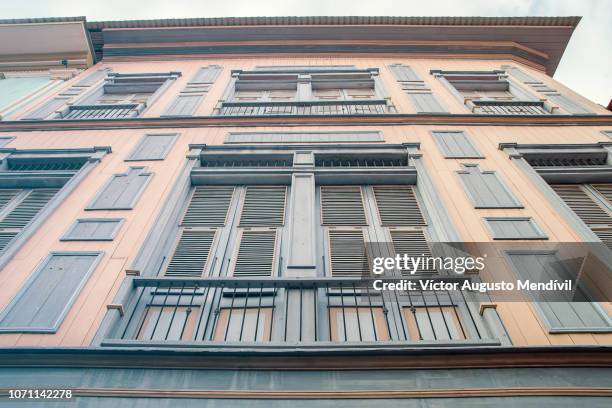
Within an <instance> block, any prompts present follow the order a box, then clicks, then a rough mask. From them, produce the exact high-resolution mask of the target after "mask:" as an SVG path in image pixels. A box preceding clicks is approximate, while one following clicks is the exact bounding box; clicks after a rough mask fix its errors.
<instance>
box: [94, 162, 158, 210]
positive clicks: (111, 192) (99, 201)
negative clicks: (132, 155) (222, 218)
mask: <svg viewBox="0 0 612 408" xmlns="http://www.w3.org/2000/svg"><path fill="white" fill-rule="evenodd" d="M151 176H152V173H149V172H147V171H146V169H145V168H144V167H130V168H129V170H128V171H127V173H124V174H115V175H114V176H113V177H112V178H111V179H110V180H109V182H108V183H106V185H105V186H104V187H103V188H102V190H101V191H100V192H98V194H97V195H96V197H95V198H94V199H93V201H92V202H91V203H90V204H89V206H88V207H87V208H85V209H86V210H131V209H132V207H133V206H134V205H135V204H136V201H137V200H138V197H139V196H140V194H141V193H142V192H143V191H144V188H145V187H146V185H147V182H148V181H149V178H150V177H151Z"/></svg>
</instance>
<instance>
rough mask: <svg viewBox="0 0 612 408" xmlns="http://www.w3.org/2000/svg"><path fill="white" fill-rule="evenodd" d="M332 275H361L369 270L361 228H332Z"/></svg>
mask: <svg viewBox="0 0 612 408" xmlns="http://www.w3.org/2000/svg"><path fill="white" fill-rule="evenodd" d="M329 258H330V262H329V263H330V269H331V276H333V277H360V276H362V275H363V274H364V273H367V272H368V268H369V265H368V258H367V253H366V248H365V243H364V237H363V231H361V230H357V229H356V230H330V231H329Z"/></svg>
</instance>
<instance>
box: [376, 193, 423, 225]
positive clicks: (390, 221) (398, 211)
mask: <svg viewBox="0 0 612 408" xmlns="http://www.w3.org/2000/svg"><path fill="white" fill-rule="evenodd" d="M373 190H374V197H375V198H376V206H377V207H378V214H379V216H380V220H381V225H383V226H389V225H392V226H404V225H413V226H418V225H425V220H424V219H423V215H422V214H421V210H420V208H419V205H418V204H417V200H416V196H415V195H414V190H413V187H412V186H400V185H398V186H374V187H373Z"/></svg>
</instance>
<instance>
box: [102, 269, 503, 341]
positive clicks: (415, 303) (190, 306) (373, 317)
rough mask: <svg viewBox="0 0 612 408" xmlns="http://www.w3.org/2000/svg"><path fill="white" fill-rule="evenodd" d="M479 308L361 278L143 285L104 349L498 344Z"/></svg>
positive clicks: (152, 281)
mask: <svg viewBox="0 0 612 408" xmlns="http://www.w3.org/2000/svg"><path fill="white" fill-rule="evenodd" d="M452 279H453V278H448V279H445V280H452ZM456 279H460V280H463V279H464V278H456ZM474 308H475V305H472V307H469V305H468V300H467V299H466V297H465V294H464V293H462V292H456V293H454V292H449V291H436V292H432V291H422V292H419V293H414V292H412V293H411V294H410V295H407V294H405V293H400V294H398V293H397V292H394V293H388V292H384V293H382V292H377V291H374V290H373V289H372V287H371V285H366V284H365V283H364V282H363V281H362V280H360V279H346V278H312V279H307V278H259V279H251V278H234V279H225V278H205V279H184V278H139V277H136V278H133V286H132V289H131V293H129V294H128V302H127V303H126V308H125V314H123V315H122V317H120V318H118V320H117V321H116V323H115V325H114V328H112V329H111V331H110V332H109V333H108V335H107V336H106V340H104V341H103V342H102V345H103V346H114V347H115V346H121V347H126V346H127V347H129V346H146V347H190V348H202V347H205V348H206V347H207V348H211V347H212V348H215V347H217V348H218V347H219V346H223V348H232V347H235V348H241V349H244V348H245V347H246V348H249V347H250V348H254V349H261V348H264V349H266V348H268V349H269V348H275V349H276V348H282V347H291V348H295V347H302V346H303V347H305V348H313V347H314V348H316V349H319V350H320V349H321V347H330V348H338V347H364V346H368V345H370V346H372V345H374V344H376V347H386V346H388V347H397V346H439V345H445V346H462V345H471V346H474V345H477V346H479V345H483V346H484V345H488V346H491V345H499V344H500V343H499V341H498V340H497V339H493V338H492V336H491V335H489V334H488V332H489V330H488V329H487V327H486V325H485V323H484V320H482V317H481V316H479V314H478V312H474ZM385 345H386V346H385Z"/></svg>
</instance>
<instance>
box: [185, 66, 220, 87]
mask: <svg viewBox="0 0 612 408" xmlns="http://www.w3.org/2000/svg"><path fill="white" fill-rule="evenodd" d="M221 70H222V67H221V66H220V65H209V66H206V67H201V68H200V69H198V72H196V74H195V75H194V76H193V78H191V80H190V81H189V83H190V84H212V83H214V82H215V81H216V80H217V77H218V76H219V74H220V73H221Z"/></svg>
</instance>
